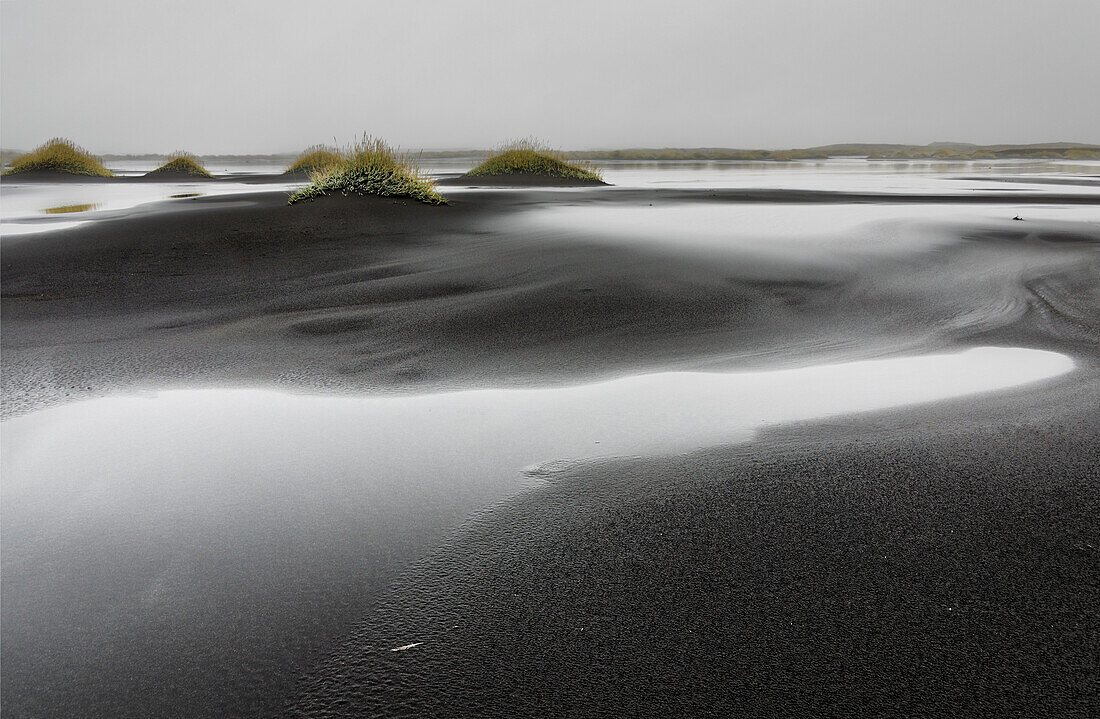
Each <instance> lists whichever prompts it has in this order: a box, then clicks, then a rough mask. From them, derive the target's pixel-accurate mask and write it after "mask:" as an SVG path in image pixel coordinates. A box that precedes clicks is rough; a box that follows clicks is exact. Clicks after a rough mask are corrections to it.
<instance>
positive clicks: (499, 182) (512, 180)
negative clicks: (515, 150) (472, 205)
mask: <svg viewBox="0 0 1100 719" xmlns="http://www.w3.org/2000/svg"><path fill="white" fill-rule="evenodd" d="M436 184H437V185H439V186H441V187H601V186H604V187H606V186H607V183H606V182H603V181H602V180H583V179H579V178H576V177H556V176H554V175H541V174H538V173H534V172H510V173H506V174H502V175H469V174H466V175H459V176H457V177H443V178H441V179H439V180H437V181H436Z"/></svg>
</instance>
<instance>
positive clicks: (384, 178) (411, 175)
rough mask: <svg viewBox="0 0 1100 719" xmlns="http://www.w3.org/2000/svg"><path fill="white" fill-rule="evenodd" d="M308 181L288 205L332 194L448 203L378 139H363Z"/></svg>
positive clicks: (412, 165) (411, 164)
mask: <svg viewBox="0 0 1100 719" xmlns="http://www.w3.org/2000/svg"><path fill="white" fill-rule="evenodd" d="M310 179H311V180H313V183H312V184H311V185H309V186H308V187H303V188H302V189H300V190H298V191H297V192H295V193H294V194H293V195H291V196H290V204H292V205H293V204H294V203H295V202H301V201H302V200H313V199H316V198H318V197H321V196H323V195H328V194H332V193H340V194H341V195H379V196H381V197H410V198H412V199H414V200H419V201H420V202H426V203H428V204H430V205H443V204H446V202H447V200H445V199H444V198H443V196H442V195H440V194H439V193H438V192H436V190H435V184H434V183H433V182H432V181H431V180H430V179H429V178H428V177H427V176H426V175H424V174H422V173H421V172H420V169H419V168H418V167H417V166H416V163H414V162H413V161H412V159H411V158H410V157H408V156H407V155H402V154H399V153H398V152H397V151H396V150H394V149H393V148H392V147H390V146H389V145H387V144H386V143H385V142H384V141H382V140H379V139H377V138H370V137H364V138H363V140H361V141H360V142H359V144H357V145H355V146H354V147H352V148H351V149H349V150H347V151H346V152H344V153H343V154H342V156H341V158H340V161H339V163H337V164H335V165H331V166H329V167H328V168H327V169H323V170H318V171H316V172H314V173H313V174H312V175H311V176H310Z"/></svg>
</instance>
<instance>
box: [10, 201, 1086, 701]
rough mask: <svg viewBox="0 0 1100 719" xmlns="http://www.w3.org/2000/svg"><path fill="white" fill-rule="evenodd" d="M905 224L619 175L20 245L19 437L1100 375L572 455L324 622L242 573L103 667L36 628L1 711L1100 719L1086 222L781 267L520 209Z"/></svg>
mask: <svg viewBox="0 0 1100 719" xmlns="http://www.w3.org/2000/svg"><path fill="white" fill-rule="evenodd" d="M969 197H970V200H969V201H972V202H983V203H986V204H989V203H1000V202H1004V203H1006V204H1008V203H1011V204H1013V205H1021V204H1025V203H1026V202H1028V201H1029V200H1026V199H1023V195H1022V193H1005V194H1004V195H1003V196H1002V195H995V194H991V193H979V194H978V195H977V196H976V197H975V196H969ZM1036 197H1037V198H1041V199H1038V200H1037V201H1040V202H1057V201H1058V200H1057V198H1055V199H1051V198H1050V197H1049V196H1041V195H1040V196H1036ZM998 198H1001V199H998ZM1062 199H1063V200H1064V201H1069V202H1083V201H1084V200H1082V198H1081V197H1080V196H1066V197H1065V198H1062ZM1086 199H1087V198H1086ZM938 200H939V198H936V199H933V200H927V199H922V198H920V197H918V196H904V197H903V198H902V199H901V200H900V202H924V201H938ZM876 201H891V202H898V201H899V200H898V199H897V198H896V196H889V198H888V200H887V199H885V198H884V196H875V195H862V196H859V195H854V194H852V193H805V192H793V193H792V192H784V191H705V192H697V191H687V190H684V191H653V190H620V189H615V188H599V189H592V190H589V191H584V192H570V193H568V194H567V195H563V194H560V193H555V192H554V191H550V190H548V191H539V190H536V189H531V190H524V191H508V192H494V191H490V190H486V191H473V192H465V193H462V194H461V195H457V196H456V197H455V198H454V200H453V202H452V204H451V205H449V206H441V207H434V206H427V205H422V204H418V203H414V202H411V201H404V200H391V199H382V198H342V197H328V198H322V199H320V200H317V201H315V202H312V203H304V204H300V205H295V206H293V207H288V206H287V205H286V204H285V203H286V197H285V194H282V193H257V194H254V195H246V196H240V195H238V196H233V197H203V198H197V199H195V200H192V201H190V202H189V203H188V209H187V211H186V212H178V213H170V210H169V209H165V210H163V211H152V212H144V213H141V214H135V215H134V216H132V217H128V218H124V219H117V220H106V221H102V222H97V223H94V224H90V225H88V226H85V227H82V228H78V229H75V230H72V231H68V232H59V233H49V234H40V235H34V236H30V237H27V238H26V239H25V240H18V239H15V238H13V239H12V240H10V241H8V242H6V243H5V247H4V263H3V267H2V284H3V287H2V297H3V304H2V311H3V323H4V332H3V335H2V337H0V344H2V347H0V348H2V360H0V361H2V369H3V373H2V375H3V397H4V412H5V413H6V414H7V415H8V416H10V415H13V414H19V413H21V412H25V411H28V410H31V409H34V408H37V407H43V406H48V405H50V404H54V403H58V402H63V401H68V400H71V399H79V398H87V397H93V396H98V395H103V394H107V393H110V392H114V391H118V390H125V389H128V388H139V387H149V386H153V387H164V386H172V385H177V386H188V387H191V386H197V385H203V384H211V385H218V386H225V385H227V384H234V383H244V384H249V385H256V384H270V385H277V386H283V387H288V388H295V389H297V388H308V389H322V390H332V391H346V390H354V391H361V390H385V391H411V390H417V389H423V388H433V389H436V388H439V387H452V386H502V385H525V384H532V383H538V384H546V383H558V382H572V381H578V380H580V379H587V378H593V377H600V376H613V375H616V374H619V373H621V372H623V371H625V370H631V371H646V370H649V371H652V370H653V369H657V368H669V367H671V368H677V369H711V370H713V369H719V368H740V367H773V366H790V365H792V364H798V363H806V362H815V361H827V360H830V359H837V358H842V357H858V356H868V355H881V354H883V353H889V352H900V353H904V354H908V353H910V352H916V351H929V350H949V349H958V348H962V347H969V346H974V345H981V344H997V345H1010V346H1026V347H1036V348H1046V349H1052V350H1056V351H1059V352H1064V353H1066V354H1069V355H1071V356H1073V357H1074V358H1075V360H1076V361H1077V363H1078V369H1077V370H1075V371H1074V372H1073V373H1071V374H1070V375H1067V376H1065V377H1063V378H1060V379H1058V380H1054V381H1050V382H1046V383H1041V384H1038V385H1034V386H1029V387H1025V388H1021V389H1018V390H1014V391H1010V392H1003V393H994V394H990V395H983V396H979V397H976V398H971V399H966V400H958V401H954V402H943V403H937V404H935V405H929V406H927V407H923V408H916V409H911V410H906V411H894V412H881V413H875V414H869V415H861V416H859V417H856V418H853V419H844V420H837V419H834V420H829V421H823V422H818V423H814V424H807V425H803V426H795V427H787V428H784V429H775V430H771V431H769V432H766V433H764V434H763V435H762V436H761V437H760V438H759V439H758V440H757V441H754V442H752V443H750V444H746V445H740V446H732V447H724V448H714V449H711V450H707V451H704V452H699V453H696V454H692V455H686V456H680V457H672V458H663V459H649V460H641V459H637V460H622V461H610V460H609V461H605V462H597V463H589V464H586V465H578V466H576V467H574V468H573V469H570V470H568V471H566V472H563V473H562V474H560V475H557V476H556V477H555V480H554V481H553V482H551V483H547V484H545V485H544V486H541V487H539V488H537V489H536V490H534V491H531V492H529V493H526V494H524V495H521V496H520V497H518V498H517V499H515V500H513V501H510V502H508V503H505V504H503V505H501V506H498V507H495V508H493V509H491V510H490V511H488V512H485V513H483V514H481V515H479V516H478V517H477V518H476V519H473V520H472V521H470V522H469V523H468V524H467V525H466V527H465V528H464V529H463V530H461V531H460V532H458V533H457V534H454V535H453V536H451V538H450V539H449V540H448V541H447V542H445V543H444V544H443V545H442V546H436V547H435V548H434V549H433V550H431V551H429V549H430V548H428V547H424V546H421V545H420V544H418V543H417V541H416V539H415V538H406V540H407V543H408V545H409V547H411V548H410V549H409V551H407V552H405V553H404V554H402V555H401V558H400V559H399V562H398V563H397V564H395V563H394V562H395V561H398V560H394V559H393V557H391V556H388V555H387V551H388V548H378V556H376V557H370V558H368V559H367V560H366V561H367V563H368V564H371V563H373V565H371V566H373V567H374V568H373V569H371V568H370V567H368V568H367V569H366V570H364V569H363V568H361V567H360V568H358V569H357V570H356V571H357V572H358V574H356V575H355V576H356V580H355V581H354V582H352V581H349V577H350V576H351V574H350V570H349V569H348V568H345V567H342V566H331V567H311V568H310V569H309V571H308V572H304V573H303V577H306V576H308V581H309V582H311V583H312V582H319V583H327V584H326V586H325V587H323V588H322V590H323V591H327V592H330V593H331V595H332V597H333V601H332V605H331V606H332V611H331V612H325V613H323V614H322V615H320V616H318V615H315V614H314V615H309V616H308V617H307V618H303V616H302V614H301V612H297V613H296V612H295V610H294V608H293V607H291V606H288V605H286V604H280V603H279V602H280V601H283V600H282V599H280V597H282V594H280V591H279V590H278V588H274V587H272V588H267V589H265V588H262V587H261V588H256V587H249V588H244V589H240V591H238V590H237V589H233V588H231V587H228V586H227V588H226V594H225V595H224V597H219V598H218V602H219V607H220V608H219V611H218V613H217V615H216V616H214V617H212V618H211V619H210V620H209V621H207V622H206V623H205V624H203V625H201V626H200V627H198V628H195V627H192V626H190V625H188V626H187V627H177V628H175V629H173V628H172V627H170V626H168V627H163V626H161V627H160V628H159V629H158V632H157V633H156V635H155V636H149V637H144V636H143V637H135V638H134V642H133V645H132V646H131V647H130V648H129V649H125V648H118V647H114V646H113V645H112V647H113V648H112V653H111V654H110V656H101V654H100V652H99V651H98V650H97V647H103V646H104V645H103V641H102V636H101V635H102V632H101V630H99V629H97V627H96V626H95V625H94V623H93V624H90V625H85V624H82V625H81V627H80V632H77V633H74V634H73V635H72V636H71V637H68V638H67V639H66V640H65V641H67V642H69V643H70V644H71V643H73V642H75V644H74V645H73V646H75V647H76V651H77V652H78V654H77V655H76V656H80V657H82V658H81V660H80V661H79V662H75V663H73V662H71V661H59V660H58V659H57V658H58V657H65V656H69V655H68V654H66V653H65V652H69V651H73V649H72V647H70V646H68V645H66V646H65V647H53V646H49V645H48V644H43V645H42V646H33V645H31V646H28V645H27V643H26V642H27V641H28V639H27V638H28V637H30V640H29V641H31V642H32V643H33V637H34V636H36V635H35V633H34V630H33V627H31V628H28V626H27V625H26V624H23V625H22V626H20V628H19V631H18V632H16V631H15V630H14V629H13V627H12V624H11V621H10V618H9V621H6V622H5V623H4V624H3V630H2V631H3V635H4V636H3V642H2V644H3V646H4V647H5V650H4V656H3V664H2V672H0V680H2V687H0V688H2V693H0V697H2V702H3V709H4V714H5V716H36V715H44V716H56V715H66V714H72V713H74V712H75V713H77V714H80V715H81V716H89V717H94V716H111V717H118V716H154V715H155V716H211V715H219V716H279V715H286V714H288V713H289V714H292V715H304V716H361V715H366V716H586V715H606V716H619V715H651V716H669V715H677V714H680V715H713V716H727V715H730V714H747V715H769V716H775V715H790V716H795V715H814V716H820V715H838V714H840V715H843V714H848V715H851V714H858V715H866V714H896V715H938V716H949V715H952V716H954V715H970V714H982V713H986V714H991V715H998V716H1003V715H1004V714H1017V715H1035V716H1042V715H1063V716H1074V715H1077V716H1085V715H1088V714H1089V713H1090V712H1091V711H1092V708H1093V707H1094V706H1095V705H1096V701H1097V699H1098V698H1100V686H1098V675H1097V672H1096V669H1095V667H1096V666H1097V665H1098V664H1100V657H1098V649H1097V648H1098V646H1100V641H1098V638H1097V637H1098V635H1097V629H1098V626H1097V619H1098V616H1097V610H1096V607H1097V606H1100V601H1098V600H1100V596H1097V595H1098V594H1100V561H1098V559H1100V554H1098V552H1100V550H1098V547H1100V545H1098V543H1097V542H1096V540H1095V538H1096V537H1097V536H1100V501H1098V500H1100V497H1098V494H1097V491H1098V490H1097V486H1098V484H1097V482H1098V479H1100V477H1098V474H1097V470H1096V467H1097V466H1100V462H1098V460H1100V457H1098V456H1097V454H1098V447H1100V442H1098V439H1100V437H1098V434H1100V431H1098V429H1097V428H1098V427H1100V422H1098V421H1097V420H1100V416H1098V414H1100V412H1098V407H1100V372H1098V364H1100V353H1098V352H1097V346H1098V342H1100V328H1098V327H1097V321H1096V317H1097V316H1100V283H1098V282H1097V277H1098V276H1100V238H1098V237H1097V233H1096V232H1095V231H1094V230H1089V229H1085V230H1082V229H1080V227H1079V226H1078V228H1077V229H1067V227H1066V226H1065V225H1053V224H1052V225H1043V224H1040V223H1035V222H1021V223H1009V227H1010V229H1005V227H1003V226H996V227H994V226H990V227H986V228H983V227H975V226H963V225H959V226H957V227H946V228H945V230H944V231H949V232H954V233H955V241H954V242H952V243H949V244H946V245H939V246H936V247H934V248H930V249H928V250H927V251H913V252H911V253H909V254H907V255H900V256H899V255H890V254H889V253H885V254H883V255H882V256H871V257H869V259H868V260H867V261H866V262H865V263H862V264H858V265H851V266H839V267H838V266H836V265H830V264H822V265H819V266H818V265H814V264H813V263H809V264H806V265H800V266H798V267H791V268H784V267H777V266H776V264H775V263H774V262H772V263H769V262H763V261H756V260H753V259H751V258H749V257H742V256H736V255H731V256H730V257H728V258H709V259H692V258H690V257H688V256H682V257H678V256H676V255H673V254H670V253H660V252H657V251H644V250H642V249H639V248H628V247H624V246H623V245H621V244H619V245H615V244H609V243H602V242H600V241H599V240H600V238H599V237H598V235H597V233H595V232H593V234H592V235H591V236H583V235H582V234H580V233H577V232H570V233H554V232H552V231H551V230H547V229H545V227H544V228H543V229H541V230H538V231H535V230H533V229H532V228H531V227H530V226H529V225H527V224H525V222H524V213H525V211H526V210H530V209H539V208H543V207H547V206H552V205H554V204H555V203H561V202H566V203H569V204H571V205H572V204H583V203H591V204H601V203H603V204H618V203H622V204H624V205H630V206H634V205H637V206H638V207H645V206H648V205H649V203H655V204H657V203H723V202H745V203H758V202H783V203H786V202H801V203H807V202H820V203H829V202H876ZM945 201H948V202H962V201H967V200H964V199H959V198H958V197H957V196H947V198H946V199H945ZM1090 202H1091V203H1092V204H1096V200H1095V199H1091V200H1090ZM1014 211H1015V208H1013V210H1012V212H1014ZM1006 212H1010V211H1009V210H1007V209H1006ZM7 556H10V554H8V555H7ZM418 557H420V558H422V559H421V561H419V562H418V563H415V564H412V565H411V566H409V565H408V564H407V563H408V562H411V561H413V560H415V559H417V558H418ZM401 566H408V569H407V571H406V572H405V573H404V574H403V575H402V576H400V578H396V577H397V572H398V570H399V569H400V568H401ZM5 572H6V573H7V574H8V576H11V574H10V572H9V570H8V568H7V567H6V568H5ZM9 591H10V590H9ZM9 596H10V595H9ZM242 598H247V601H248V602H249V603H248V604H242V605H237V604H234V601H246V600H245V599H242ZM286 601H292V600H286ZM222 605H224V606H222ZM75 611H76V610H75V609H74V612H75ZM5 614H7V612H5ZM234 617H236V619H234ZM243 617H248V620H247V621H243V620H242V618H243ZM158 626H159V625H158ZM61 634H62V635H64V632H62V633H61ZM13 637H18V638H19V639H20V641H21V642H22V643H19V642H17V643H15V644H14V646H16V647H17V648H18V650H17V651H13V649H12V647H13V642H12V638H13ZM416 642H423V643H422V644H420V645H418V646H415V647H413V648H411V649H408V650H406V651H400V652H392V651H391V649H393V648H396V647H400V646H404V645H408V644H413V643H416ZM192 644H194V646H195V647H202V646H207V645H211V646H214V645H216V647H217V650H216V651H213V652H209V651H203V652H199V651H197V650H196V651H194V653H193V654H189V653H188V652H189V651H191V647H192ZM245 646H247V647H249V648H250V650H249V652H248V653H247V654H245V655H241V654H239V653H238V652H239V651H240V650H239V649H238V650H236V651H235V650H234V647H238V648H239V647H245ZM257 647H259V648H257ZM62 649H64V651H61V650H62ZM81 650H82V651H81ZM169 656H170V657H173V658H175V659H173V661H172V663H171V664H170V665H169V666H164V664H163V660H162V659H161V658H162V657H169ZM189 656H193V657H194V658H193V659H188V657H189ZM181 657H182V658H181ZM74 707H79V710H75V709H74Z"/></svg>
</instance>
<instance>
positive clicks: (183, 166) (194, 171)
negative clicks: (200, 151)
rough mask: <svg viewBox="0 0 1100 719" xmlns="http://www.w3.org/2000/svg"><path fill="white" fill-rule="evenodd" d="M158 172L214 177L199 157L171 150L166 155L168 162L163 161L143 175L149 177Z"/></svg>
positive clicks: (158, 173)
mask: <svg viewBox="0 0 1100 719" xmlns="http://www.w3.org/2000/svg"><path fill="white" fill-rule="evenodd" d="M160 174H172V175H194V176H195V177H207V178H211V179H213V177H214V176H213V175H211V174H210V173H209V172H207V171H206V168H204V167H203V166H202V164H201V163H200V162H199V159H198V158H197V157H195V156H194V155H192V154H191V153H189V152H173V153H172V154H171V155H170V156H169V157H168V162H165V163H164V164H163V165H161V166H160V167H158V168H157V169H155V170H152V171H150V172H147V173H145V176H146V177H149V176H150V175H160Z"/></svg>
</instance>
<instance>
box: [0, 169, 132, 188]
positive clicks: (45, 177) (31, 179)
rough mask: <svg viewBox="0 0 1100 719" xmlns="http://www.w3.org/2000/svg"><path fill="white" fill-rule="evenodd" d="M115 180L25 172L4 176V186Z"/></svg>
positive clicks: (71, 174) (44, 172)
mask: <svg viewBox="0 0 1100 719" xmlns="http://www.w3.org/2000/svg"><path fill="white" fill-rule="evenodd" d="M113 179H115V178H113V177H104V176H101V175H75V174H73V173H71V172H66V171H65V170H27V171H25V172H19V173H12V174H10V175H4V179H3V182H4V184H8V183H13V182H26V183H39V182H41V183H47V184H51V185H52V184H57V183H62V182H82V183H83V182H110V181H111V180H113Z"/></svg>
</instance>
